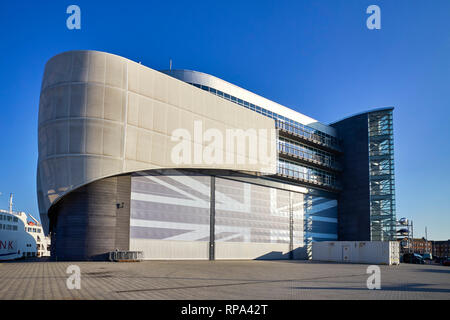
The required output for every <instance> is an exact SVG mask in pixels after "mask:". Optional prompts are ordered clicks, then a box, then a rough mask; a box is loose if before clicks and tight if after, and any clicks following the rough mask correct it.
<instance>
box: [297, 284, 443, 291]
mask: <svg viewBox="0 0 450 320" xmlns="http://www.w3.org/2000/svg"><path fill="white" fill-rule="evenodd" d="M425 286H429V284H426V283H410V284H407V285H404V286H383V285H381V289H380V290H376V291H407V292H428V293H450V289H443V288H426V287H425ZM293 289H297V290H347V291H352V290H355V291H367V290H369V289H367V288H362V287H294V288H293Z"/></svg>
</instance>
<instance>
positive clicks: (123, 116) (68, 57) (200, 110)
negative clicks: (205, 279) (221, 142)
mask: <svg viewBox="0 0 450 320" xmlns="http://www.w3.org/2000/svg"><path fill="white" fill-rule="evenodd" d="M196 120H197V121H202V125H203V130H207V129H209V128H214V129H217V130H219V132H221V133H222V134H223V136H225V130H226V129H233V128H240V129H244V130H246V129H255V130H259V129H268V130H273V132H274V121H273V120H272V119H269V118H266V117H264V116H262V115H259V114H256V113H254V112H252V111H250V110H247V109H245V108H241V107H239V106H237V105H236V104H234V103H232V102H229V101H226V100H224V99H221V98H219V97H216V96H214V95H212V94H209V93H207V92H204V91H203V90H201V89H198V88H196V87H193V86H191V85H189V84H186V83H184V82H182V81H180V80H177V79H174V78H172V77H170V76H168V75H166V74H163V73H160V72H158V71H155V70H152V69H150V68H147V67H145V66H143V65H141V64H138V63H135V62H133V61H130V60H128V59H125V58H122V57H119V56H116V55H112V54H108V53H104V52H96V51H70V52H65V53H62V54H59V55H57V56H55V57H53V58H52V59H50V60H49V61H48V62H47V64H46V67H45V72H44V76H43V80H42V88H41V97H40V103H39V128H38V143H39V159H38V171H37V191H38V202H39V210H40V213H41V221H42V224H43V226H44V229H45V230H46V231H48V216H47V211H48V209H49V208H50V207H51V205H52V204H54V203H55V201H57V200H59V199H61V198H62V197H63V196H64V195H65V194H67V193H68V192H70V191H71V190H74V189H76V188H78V187H80V186H83V185H86V184H88V183H90V182H93V181H96V180H99V179H102V178H104V177H110V176H114V175H117V174H122V173H127V172H134V171H140V170H148V169H155V168H180V167H188V168H218V169H230V170H245V171H252V172H259V173H262V174H265V173H268V174H273V173H275V172H276V161H277V152H276V137H275V136H270V135H269V136H268V137H267V138H266V139H263V138H261V137H260V136H259V137H258V139H259V142H260V143H261V145H265V146H266V148H267V150H271V149H272V151H273V152H271V153H270V154H269V158H268V159H267V162H266V163H261V162H260V161H256V163H252V161H251V160H254V159H250V155H249V154H248V151H249V149H250V148H247V152H246V153H245V154H242V156H243V157H244V158H245V161H244V163H243V164H238V163H236V161H234V162H233V163H231V164H229V163H220V164H217V163H213V164H208V163H205V162H204V161H203V162H201V163H193V164H192V163H191V164H179V163H176V162H174V161H173V159H172V157H171V150H172V149H173V148H174V146H175V145H177V144H178V141H172V140H171V137H172V133H173V130H175V129H180V128H182V129H186V130H188V131H189V132H190V133H192V134H193V133H194V132H193V131H194V128H193V126H194V121H196ZM251 135H252V136H254V135H255V134H251ZM193 140H194V138H193V136H191V139H190V140H188V143H189V146H190V147H191V148H192V149H193V148H194V145H195V142H194V141H193ZM208 144H209V142H203V143H202V142H200V145H201V147H206V146H207V145H208ZM198 145H199V144H196V146H197V147H198ZM230 153H231V156H232V157H233V158H236V156H237V154H238V151H237V150H236V149H235V150H233V151H231V152H230ZM224 154H225V153H224Z"/></svg>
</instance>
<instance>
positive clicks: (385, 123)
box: [368, 109, 396, 241]
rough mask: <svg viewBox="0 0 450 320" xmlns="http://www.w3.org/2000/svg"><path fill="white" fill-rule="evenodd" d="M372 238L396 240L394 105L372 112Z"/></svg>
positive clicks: (370, 156) (370, 127)
mask: <svg viewBox="0 0 450 320" xmlns="http://www.w3.org/2000/svg"><path fill="white" fill-rule="evenodd" d="M368 121H369V181H370V240H372V241H389V240H395V238H396V237H395V235H396V234H395V231H396V230H395V221H396V216H395V181H394V137H393V124H392V109H391V110H383V111H377V112H372V113H369V117H368Z"/></svg>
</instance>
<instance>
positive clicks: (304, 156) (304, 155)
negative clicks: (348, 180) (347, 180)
mask: <svg viewBox="0 0 450 320" xmlns="http://www.w3.org/2000/svg"><path fill="white" fill-rule="evenodd" d="M278 152H279V153H281V154H282V155H286V156H288V157H290V158H293V159H298V160H302V161H304V162H307V163H311V164H315V165H317V166H320V167H324V168H328V169H332V170H335V171H341V170H342V167H341V165H340V164H339V163H338V162H336V161H334V160H333V159H331V158H330V157H327V156H325V155H321V154H314V153H312V152H307V151H305V150H303V149H301V148H300V147H293V146H289V145H287V144H285V143H282V142H279V143H278Z"/></svg>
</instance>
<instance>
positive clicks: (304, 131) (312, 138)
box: [275, 120, 341, 152]
mask: <svg viewBox="0 0 450 320" xmlns="http://www.w3.org/2000/svg"><path fill="white" fill-rule="evenodd" d="M275 127H276V128H277V129H279V130H280V131H282V132H286V133H288V134H290V135H293V136H295V137H297V138H300V139H301V140H303V141H305V142H307V143H310V144H313V145H317V146H321V147H325V148H327V149H331V150H333V151H337V152H341V147H340V145H339V140H338V139H337V138H335V137H332V136H328V135H326V134H324V133H323V134H319V133H317V131H316V130H314V129H310V128H307V127H300V126H296V125H292V124H290V123H287V122H284V121H281V120H275Z"/></svg>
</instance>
